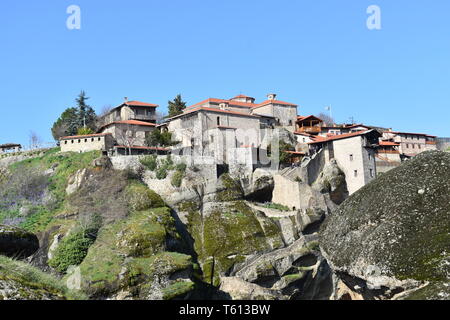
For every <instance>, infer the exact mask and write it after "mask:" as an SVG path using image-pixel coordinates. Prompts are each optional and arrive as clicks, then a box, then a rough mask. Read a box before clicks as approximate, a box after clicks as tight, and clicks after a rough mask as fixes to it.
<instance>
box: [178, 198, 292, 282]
mask: <svg viewBox="0 0 450 320" xmlns="http://www.w3.org/2000/svg"><path fill="white" fill-rule="evenodd" d="M180 210H182V211H186V212H188V228H189V232H190V234H191V235H192V237H193V238H194V247H195V252H196V253H197V254H198V259H199V261H200V263H201V265H202V270H203V279H204V281H206V282H208V283H211V284H213V285H215V286H217V285H219V274H220V273H224V272H226V271H228V270H229V269H230V268H231V267H232V266H233V265H234V264H236V263H239V262H242V261H244V259H245V256H246V255H249V254H251V253H254V252H258V251H264V250H269V249H271V248H273V247H277V248H278V247H281V246H282V245H283V241H282V239H281V236H280V231H279V228H278V227H277V226H276V225H275V223H274V222H273V221H271V220H270V219H264V222H263V223H261V222H260V221H259V220H258V218H257V217H256V215H255V213H254V212H253V210H252V209H251V208H250V207H248V206H247V205H246V204H245V202H243V201H235V202H230V203H227V204H224V207H223V209H222V210H220V211H214V212H211V213H209V214H208V215H207V216H206V217H204V218H203V219H202V216H201V215H200V212H199V211H198V210H197V208H196V205H195V204H194V203H192V202H186V203H184V204H183V205H182V206H181V207H180Z"/></svg>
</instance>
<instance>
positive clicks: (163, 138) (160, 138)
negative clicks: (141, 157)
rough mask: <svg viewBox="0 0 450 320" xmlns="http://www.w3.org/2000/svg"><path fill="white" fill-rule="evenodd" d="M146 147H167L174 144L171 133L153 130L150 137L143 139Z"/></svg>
mask: <svg viewBox="0 0 450 320" xmlns="http://www.w3.org/2000/svg"><path fill="white" fill-rule="evenodd" d="M145 142H146V144H147V146H149V147H169V146H172V145H174V144H177V143H176V142H174V141H172V133H171V132H169V131H163V132H161V131H159V130H153V131H152V132H151V133H150V135H149V136H148V137H147V138H146V139H145Z"/></svg>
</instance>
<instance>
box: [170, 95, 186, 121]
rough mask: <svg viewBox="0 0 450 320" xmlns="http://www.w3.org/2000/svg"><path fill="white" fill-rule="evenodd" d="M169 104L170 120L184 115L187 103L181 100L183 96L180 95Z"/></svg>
mask: <svg viewBox="0 0 450 320" xmlns="http://www.w3.org/2000/svg"><path fill="white" fill-rule="evenodd" d="M168 103H169V106H168V109H169V115H168V117H169V118H171V117H175V116H177V115H179V114H182V113H183V110H184V109H185V108H186V102H185V101H183V99H182V98H181V94H178V95H177V96H176V97H175V99H173V101H169V102H168Z"/></svg>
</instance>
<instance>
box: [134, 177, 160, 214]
mask: <svg viewBox="0 0 450 320" xmlns="http://www.w3.org/2000/svg"><path fill="white" fill-rule="evenodd" d="M127 198H128V204H129V207H130V209H131V210H132V211H142V210H147V209H151V208H160V207H163V206H164V205H165V204H164V201H163V199H162V198H161V196H160V195H159V194H157V193H156V192H154V191H153V190H150V189H149V188H148V187H147V186H146V185H144V184H141V183H137V182H136V183H132V184H130V185H129V186H128V187H127Z"/></svg>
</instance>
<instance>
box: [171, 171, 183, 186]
mask: <svg viewBox="0 0 450 320" xmlns="http://www.w3.org/2000/svg"><path fill="white" fill-rule="evenodd" d="M183 175H184V173H183V172H182V171H175V173H174V174H173V176H172V179H171V183H172V185H173V186H174V187H177V188H179V187H181V183H182V181H183Z"/></svg>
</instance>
